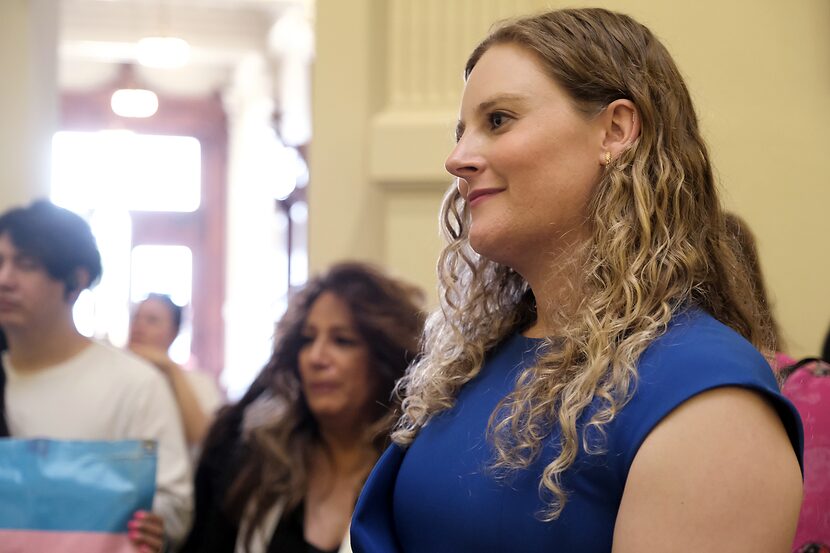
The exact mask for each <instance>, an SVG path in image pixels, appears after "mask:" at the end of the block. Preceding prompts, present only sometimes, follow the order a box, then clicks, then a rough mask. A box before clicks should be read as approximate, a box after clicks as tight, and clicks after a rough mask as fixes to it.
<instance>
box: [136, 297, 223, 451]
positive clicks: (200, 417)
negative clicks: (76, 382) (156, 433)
mask: <svg viewBox="0 0 830 553" xmlns="http://www.w3.org/2000/svg"><path fill="white" fill-rule="evenodd" d="M181 324H182V308H181V306H179V305H177V304H176V303H174V302H173V300H172V299H170V296H166V295H164V294H150V295H148V296H147V298H146V299H144V300H143V301H142V302H140V303H139V304H138V306H137V307H136V309H135V311H134V312H133V316H132V318H131V320H130V337H129V341H128V343H127V347H128V348H129V349H130V350H131V351H132V352H133V353H136V354H137V355H139V356H141V357H143V358H144V359H146V360H147V361H149V362H150V363H152V364H153V365H155V366H156V368H158V369H159V370H160V371H161V372H162V374H164V375H165V376H166V377H167V379H168V380H169V381H170V386H171V387H172V389H173V395H174V396H175V398H176V403H177V404H178V406H179V411H180V412H181V415H182V422H183V423H184V433H185V436H186V437H187V442H188V444H189V445H190V446H191V448H198V447H199V446H200V445H201V443H202V440H203V439H204V437H205V434H207V430H208V428H209V427H210V423H211V421H212V420H213V413H214V412H215V411H216V409H217V408H218V407H219V406H220V405H221V404H222V401H223V400H222V394H221V392H220V391H219V388H218V387H217V386H216V382H215V381H214V380H213V378H211V377H210V376H209V375H207V374H204V373H201V372H198V371H196V370H187V369H185V368H184V367H182V366H181V365H179V364H178V363H176V362H175V361H173V360H172V359H171V358H170V354H169V350H170V346H172V345H173V342H174V341H175V340H176V337H177V336H178V335H179V330H180V328H181Z"/></svg>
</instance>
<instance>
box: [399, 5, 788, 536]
mask: <svg viewBox="0 0 830 553" xmlns="http://www.w3.org/2000/svg"><path fill="white" fill-rule="evenodd" d="M504 43H510V44H515V45H518V46H520V47H522V48H525V49H526V50H527V51H529V52H531V53H533V54H534V55H535V56H536V57H537V58H538V60H539V61H540V62H541V63H542V66H543V67H544V68H545V69H546V71H547V72H548V74H549V76H550V77H551V78H552V79H553V80H554V81H555V82H556V83H558V84H559V85H560V86H561V87H563V89H564V90H565V91H566V92H567V93H568V95H569V96H570V97H571V99H572V101H573V102H574V105H575V106H577V108H578V109H579V110H581V111H582V112H583V113H584V114H585V116H586V117H591V116H594V115H596V114H598V113H599V112H601V111H602V110H603V109H604V108H605V106H607V105H608V104H609V103H611V102H613V101H614V100H617V99H621V98H625V99H628V100H630V101H631V102H633V103H634V104H635V106H636V109H637V114H638V116H639V117H640V120H641V133H640V135H639V138H638V139H637V140H636V141H635V142H634V143H633V144H632V145H631V146H630V148H628V149H627V150H626V151H624V152H623V153H621V154H620V155H619V156H618V158H617V159H615V160H614V162H613V163H612V164H610V165H609V166H608V167H607V169H606V170H605V171H604V173H603V175H602V177H601V180H600V182H599V183H598V184H597V185H596V187H595V190H594V192H593V196H592V198H591V201H590V205H589V213H590V215H589V220H588V224H589V225H590V231H591V238H590V239H589V240H588V241H587V242H586V243H585V244H583V245H582V246H581V248H580V249H579V251H578V252H576V254H577V255H574V256H573V258H574V259H575V260H576V261H574V266H572V267H570V268H569V270H568V275H569V284H570V286H571V287H572V288H573V290H574V292H575V294H576V297H578V298H580V300H579V301H578V302H577V304H576V305H574V306H571V307H569V308H562V309H561V310H560V312H558V313H548V312H547V311H546V315H550V316H551V317H554V318H555V320H556V321H557V322H558V328H559V329H560V330H559V331H558V332H557V333H556V335H555V336H549V337H548V338H547V340H546V346H547V347H545V348H544V349H543V351H542V353H541V354H540V356H539V358H538V360H537V362H536V364H535V365H534V366H532V367H529V368H527V369H525V370H523V371H522V372H521V373H520V374H519V376H518V379H517V382H516V385H515V388H514V389H513V391H512V392H511V393H510V394H509V395H508V396H507V397H505V398H504V399H503V400H502V402H501V403H500V404H499V406H498V407H497V408H496V409H495V411H494V412H493V414H492V415H491V418H490V422H489V426H488V433H489V437H490V439H491V441H492V444H493V447H494V459H493V468H494V469H496V471H495V472H496V474H507V473H509V472H511V471H515V470H520V469H523V468H526V467H528V466H529V465H530V464H531V463H532V462H534V461H535V460H536V459H537V458H538V457H539V455H540V451H541V448H542V445H543V442H544V440H545V439H546V438H548V437H549V436H550V435H551V431H552V429H553V428H555V427H556V426H558V428H559V430H560V445H561V449H560V451H559V453H558V455H557V456H556V458H554V459H552V460H551V461H550V462H549V463H547V465H546V466H545V468H544V470H543V472H542V475H541V479H540V483H539V489H540V495H541V496H542V497H543V498H544V499H545V502H546V509H545V510H544V512H543V513H541V516H542V518H543V519H545V520H553V519H556V518H558V516H559V515H560V514H561V512H562V509H563V508H564V507H565V503H566V500H567V490H565V489H563V487H562V484H561V478H562V475H563V473H564V472H565V471H566V470H568V468H569V467H570V466H571V465H572V464H573V463H574V460H575V458H576V455H577V453H578V451H579V448H580V445H581V447H583V448H584V449H585V451H586V452H588V453H592V454H596V453H600V452H601V451H602V446H601V442H600V443H599V445H598V444H597V442H596V441H595V440H593V439H592V440H590V443H589V440H588V439H587V438H586V435H587V433H588V432H590V433H591V434H594V433H597V435H598V436H603V427H604V426H605V425H606V424H607V423H608V422H610V421H611V420H613V419H614V417H615V416H616V414H617V413H618V412H619V411H620V409H621V408H622V407H623V406H624V405H625V403H626V402H627V401H628V399H629V398H630V397H631V394H632V393H633V391H634V388H635V386H636V382H637V361H638V359H639V357H640V355H641V354H642V353H643V351H644V350H645V349H646V348H647V347H648V346H649V344H651V342H653V341H654V340H655V339H656V338H657V337H659V336H660V335H661V334H662V333H663V332H664V331H665V329H666V327H667V324H668V323H669V321H670V320H671V319H672V317H673V316H674V314H676V313H677V312H678V311H680V310H682V309H684V308H687V307H690V306H697V307H700V308H702V309H704V310H706V311H708V312H709V313H710V314H711V315H713V316H714V317H715V318H717V319H719V320H720V321H722V322H723V323H725V324H727V325H729V326H730V327H732V328H733V329H735V330H736V331H737V332H739V333H740V334H741V335H743V336H744V337H746V338H747V339H748V340H750V341H751V342H753V343H754V344H755V345H756V346H757V347H758V348H759V349H761V350H762V351H765V352H771V351H774V345H773V343H772V342H773V337H772V334H771V332H770V329H769V328H767V327H765V326H764V325H763V324H759V322H758V321H761V320H763V319H761V318H760V317H759V316H758V313H759V306H758V304H757V301H756V300H755V298H754V296H753V295H752V294H747V293H745V292H744V291H743V290H742V289H741V286H740V283H742V282H745V279H746V269H745V267H744V265H743V264H742V262H741V261H740V258H739V257H737V256H736V250H737V246H736V244H735V242H734V240H733V239H732V238H731V237H730V236H729V235H728V234H726V233H725V232H724V222H723V215H722V211H721V207H720V203H719V200H718V194H717V191H716V186H715V180H714V177H713V174H712V168H711V165H710V162H709V156H708V153H707V150H706V146H705V144H704V142H703V139H702V138H701V135H700V131H699V128H698V122H697V117H696V115H695V111H694V108H693V105H692V101H691V98H690V96H689V93H688V90H687V88H686V85H685V84H684V82H683V78H682V77H681V74H680V72H679V71H678V69H677V67H676V65H675V64H674V62H673V60H672V58H671V56H670V55H669V53H668V52H667V50H666V49H665V47H664V46H663V45H662V44H661V43H660V42H659V41H658V40H657V39H656V38H655V37H654V35H653V34H652V33H651V32H650V31H649V30H648V29H647V28H646V27H644V26H643V25H641V24H639V23H637V22H636V21H634V20H633V19H631V18H630V17H628V16H626V15H622V14H618V13H614V12H610V11H607V10H603V9H573V10H560V11H552V12H548V13H544V14H541V15H538V16H532V17H527V18H524V19H519V20H516V21H513V22H509V23H507V24H504V25H502V26H501V27H498V28H497V29H495V30H494V31H493V32H492V33H491V34H490V36H488V37H487V38H486V39H485V40H484V41H483V42H482V43H481V44H479V46H478V47H477V48H476V49H475V50H474V51H473V53H472V55H471V56H470V58H469V60H468V62H467V65H466V71H465V75H467V76H469V74H470V72H471V71H472V69H473V67H475V65H476V63H477V62H478V60H479V59H480V58H481V56H482V55H483V54H484V53H485V52H486V51H487V50H488V48H490V47H491V46H493V45H496V44H504ZM441 226H442V231H443V233H444V235H445V237H446V239H447V241H448V245H447V246H446V248H445V249H444V251H443V252H442V254H441V256H440V259H439V262H438V272H439V281H440V292H441V293H440V302H441V303H440V308H439V309H438V310H437V311H436V312H434V313H433V314H432V315H431V316H430V318H429V319H428V321H427V326H426V330H425V337H424V353H423V356H422V357H421V358H420V359H419V360H418V361H417V362H416V363H415V364H414V365H413V366H412V367H411V368H410V370H409V371H408V372H407V375H406V376H405V377H404V379H403V380H402V381H401V382H400V383H399V384H398V388H397V391H398V393H399V394H401V396H403V397H404V399H403V403H402V411H403V414H402V417H401V418H400V420H399V421H398V424H397V426H396V429H395V432H394V434H393V439H394V441H395V442H396V443H398V444H400V445H404V446H405V445H407V444H410V443H411V442H412V441H413V440H414V439H415V437H416V435H417V434H418V432H419V430H420V429H421V428H422V427H423V426H424V425H426V424H427V423H428V422H429V420H430V419H431V418H432V417H434V416H435V415H436V414H437V413H439V412H441V411H444V410H446V409H449V408H450V407H452V405H453V404H454V401H455V397H456V395H457V394H458V392H459V389H460V388H461V387H462V386H463V385H464V384H466V383H467V382H469V381H470V380H471V379H472V378H474V377H475V376H476V375H477V374H478V373H479V371H480V370H481V366H482V363H483V361H484V359H485V355H486V354H487V352H488V351H489V350H490V349H491V348H493V347H494V346H495V345H496V344H498V343H499V342H501V341H502V340H504V339H505V338H506V337H507V336H508V335H510V334H512V333H515V332H518V331H521V330H522V329H524V328H526V327H527V326H528V325H529V324H531V323H532V322H533V321H534V320H535V319H536V309H537V308H538V309H543V308H544V309H546V310H549V309H551V308H549V307H547V306H541V305H539V306H537V305H536V302H535V299H534V296H533V292H532V290H530V288H529V286H528V283H527V282H526V281H525V280H524V279H523V278H522V277H521V276H520V275H519V274H518V273H516V272H515V271H513V270H512V269H510V268H509V267H506V266H503V265H500V264H497V263H495V262H493V261H490V260H488V259H485V258H483V257H481V256H479V255H478V254H477V253H476V252H475V251H473V250H472V248H471V247H470V243H469V240H468V233H469V228H470V213H469V211H468V209H467V207H466V203H465V202H464V200H463V198H462V197H461V194H460V193H459V191H458V190H457V189H456V187H455V186H453V187H451V188H450V189H449V191H448V192H447V194H446V196H445V198H444V202H443V205H442V208H441ZM540 253H544V252H540ZM592 403H593V404H594V405H596V410H595V411H592V413H593V414H592V416H591V417H590V419H589V420H588V421H587V423H585V426H581V424H580V426H579V427H578V423H577V421H579V419H580V416H581V415H582V414H583V413H584V412H585V410H586V408H587V407H589V405H591V404H592Z"/></svg>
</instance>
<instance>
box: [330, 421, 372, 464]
mask: <svg viewBox="0 0 830 553" xmlns="http://www.w3.org/2000/svg"><path fill="white" fill-rule="evenodd" d="M358 428H359V427H358ZM320 437H321V440H320V441H321V444H320V448H319V449H320V453H322V454H323V455H324V456H326V457H327V458H328V459H329V461H330V463H331V465H332V467H331V468H332V469H333V472H334V473H335V474H338V475H347V474H352V473H355V472H362V471H363V470H364V469H365V467H366V466H367V465H370V464H372V463H374V461H375V457H376V452H375V450H374V447H373V446H372V444H371V443H370V442H369V441H368V440H367V439H366V437H365V432H364V431H363V429H362V428H359V430H357V431H351V432H348V431H345V432H344V431H342V430H340V431H335V430H333V429H325V428H322V427H321V428H320Z"/></svg>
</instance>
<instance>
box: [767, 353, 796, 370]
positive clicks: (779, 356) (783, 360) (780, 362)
mask: <svg viewBox="0 0 830 553" xmlns="http://www.w3.org/2000/svg"><path fill="white" fill-rule="evenodd" d="M795 362H796V360H795V359H793V358H792V357H790V356H789V355H787V354H786V353H782V352H780V351H776V352H775V360H774V361H773V365H772V369H773V370H774V371H775V372H778V371H780V370H781V369H783V368H784V367H787V366H789V365H792V364H793V363H795Z"/></svg>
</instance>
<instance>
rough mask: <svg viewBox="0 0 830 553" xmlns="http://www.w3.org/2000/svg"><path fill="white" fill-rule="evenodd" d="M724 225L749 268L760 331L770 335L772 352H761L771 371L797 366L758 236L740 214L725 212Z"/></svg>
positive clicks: (736, 250) (749, 283)
mask: <svg viewBox="0 0 830 553" xmlns="http://www.w3.org/2000/svg"><path fill="white" fill-rule="evenodd" d="M723 222H724V225H725V228H726V234H727V235H726V237H727V238H731V239H732V240H733V247H734V248H735V252H736V254H737V255H738V256H739V257H740V258H741V259H743V263H744V265H746V268H747V273H746V274H747V276H748V277H749V280H748V281H747V283H746V285H747V286H748V287H749V290H750V292H751V293H752V294H753V295H754V296H755V301H756V302H757V304H758V308H759V311H758V314H759V316H760V318H761V325H760V328H762V329H764V330H765V331H766V332H768V333H769V336H767V338H766V339H765V340H764V343H765V344H768V345H769V347H771V348H772V349H771V350H770V351H765V352H762V353H765V354H766V355H767V356H768V357H769V358H770V361H771V363H772V368H773V369H774V370H776V371H779V370H781V369H782V368H784V367H786V366H788V365H792V364H793V363H795V359H793V358H792V357H790V356H789V355H787V354H786V353H784V352H785V351H786V343H785V342H784V337H783V335H782V334H781V327H780V326H779V324H778V321H777V320H776V318H775V313H774V310H773V306H772V302H771V301H770V297H769V295H768V294H767V285H766V281H765V280H764V273H763V272H762V271H761V259H760V257H759V255H758V242H757V240H756V239H755V234H754V233H753V232H752V230H750V228H749V225H748V224H747V222H746V221H744V220H743V218H742V217H741V216H740V215H738V214H737V213H732V212H729V211H726V212H724V214H723Z"/></svg>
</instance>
